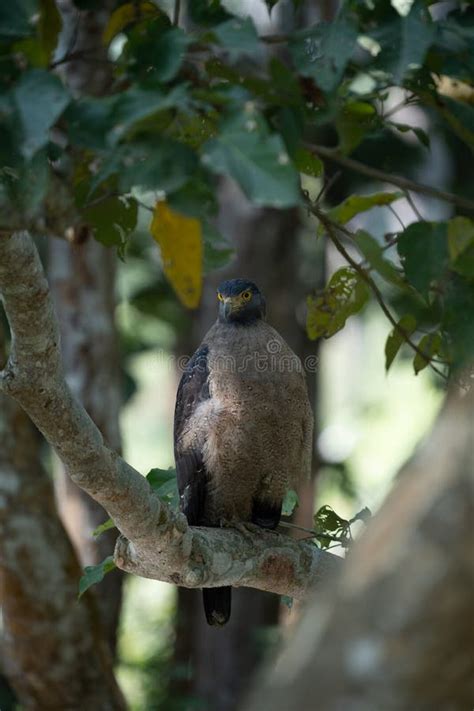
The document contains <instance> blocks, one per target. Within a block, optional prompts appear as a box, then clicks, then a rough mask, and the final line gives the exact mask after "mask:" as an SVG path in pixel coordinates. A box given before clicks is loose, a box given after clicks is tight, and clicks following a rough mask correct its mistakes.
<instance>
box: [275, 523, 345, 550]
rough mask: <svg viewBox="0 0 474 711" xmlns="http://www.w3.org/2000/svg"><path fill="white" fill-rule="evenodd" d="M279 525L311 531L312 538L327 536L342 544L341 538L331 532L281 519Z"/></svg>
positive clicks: (326, 537) (306, 531) (330, 539)
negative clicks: (323, 531)
mask: <svg viewBox="0 0 474 711" xmlns="http://www.w3.org/2000/svg"><path fill="white" fill-rule="evenodd" d="M278 525H279V526H283V528H295V529H296V530H297V531H303V533H310V534H311V538H325V539H326V540H329V541H337V542H338V543H339V544H340V545H341V539H340V538H337V536H331V535H330V534H329V533H318V532H317V531H315V530H313V529H312V528H304V527H303V526H297V525H296V524H295V523H289V522H288V521H280V523H279V524H278Z"/></svg>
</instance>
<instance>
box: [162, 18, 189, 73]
mask: <svg viewBox="0 0 474 711" xmlns="http://www.w3.org/2000/svg"><path fill="white" fill-rule="evenodd" d="M189 42H190V38H189V37H188V36H187V35H186V33H185V32H184V30H182V29H180V28H179V27H174V28H173V29H171V30H168V32H163V34H162V35H160V37H159V39H158V42H157V46H156V55H155V66H156V70H155V74H154V76H155V77H156V78H157V79H158V81H161V82H169V81H171V80H172V79H174V78H175V77H176V75H177V73H178V72H179V70H180V68H181V65H182V63H183V59H184V57H185V54H186V50H187V47H188V44H189Z"/></svg>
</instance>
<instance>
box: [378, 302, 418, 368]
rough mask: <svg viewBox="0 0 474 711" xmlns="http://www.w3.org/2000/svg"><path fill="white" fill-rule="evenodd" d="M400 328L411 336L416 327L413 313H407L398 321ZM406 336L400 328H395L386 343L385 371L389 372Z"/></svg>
mask: <svg viewBox="0 0 474 711" xmlns="http://www.w3.org/2000/svg"><path fill="white" fill-rule="evenodd" d="M397 325H398V326H399V328H400V329H401V330H402V331H403V332H404V333H405V334H406V335H407V336H408V337H410V336H411V334H412V333H413V331H414V330H415V329H416V319H415V317H414V316H412V314H406V315H405V316H402V318H401V319H400V320H399V321H398V324H397ZM405 340H406V339H405V338H404V336H403V334H402V333H401V332H400V330H399V329H398V328H394V329H393V330H392V331H391V332H390V334H389V336H388V338H387V342H386V343H385V371H386V372H387V373H388V370H389V368H390V366H391V365H392V363H393V361H394V360H395V356H396V355H397V353H398V351H399V350H400V348H401V346H402V344H403V343H405Z"/></svg>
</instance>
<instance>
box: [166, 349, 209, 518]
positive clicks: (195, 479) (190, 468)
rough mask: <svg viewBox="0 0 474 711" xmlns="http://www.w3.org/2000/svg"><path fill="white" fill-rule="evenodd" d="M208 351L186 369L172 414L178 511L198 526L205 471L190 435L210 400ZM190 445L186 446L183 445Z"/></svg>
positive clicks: (198, 353) (198, 354) (197, 441)
mask: <svg viewBox="0 0 474 711" xmlns="http://www.w3.org/2000/svg"><path fill="white" fill-rule="evenodd" d="M208 352H209V349H208V347H207V346H206V345H202V346H201V347H200V348H198V350H197V351H196V352H195V354H194V355H193V357H192V358H191V360H190V361H189V363H188V364H187V366H186V370H185V371H184V373H183V375H182V378H181V381H180V383H179V386H178V393H177V395H176V408H175V413H174V451H175V460H176V475H177V479H178V490H179V496H180V505H181V510H182V511H183V513H184V514H185V516H186V518H187V519H188V523H190V524H191V525H198V524H199V523H200V522H201V519H202V516H203V512H204V504H205V497H206V470H205V466H204V462H203V457H202V445H203V444H204V443H203V442H201V441H200V438H199V437H196V438H195V437H193V436H191V437H190V436H189V435H190V434H191V435H192V434H193V433H192V432H190V429H191V428H192V427H193V415H194V414H195V412H196V409H197V407H198V406H199V405H200V404H201V403H202V402H203V401H204V400H207V399H209V397H210V394H209V382H208V379H209V369H208V364H207V356H208ZM185 441H186V442H187V443H189V442H192V444H185V443H184V442H185Z"/></svg>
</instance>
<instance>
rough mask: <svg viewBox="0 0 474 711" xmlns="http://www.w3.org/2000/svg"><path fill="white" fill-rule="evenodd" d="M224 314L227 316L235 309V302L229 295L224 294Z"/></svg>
mask: <svg viewBox="0 0 474 711" xmlns="http://www.w3.org/2000/svg"><path fill="white" fill-rule="evenodd" d="M223 301H224V316H225V317H226V318H227V317H228V316H230V314H231V313H232V311H234V309H235V304H234V301H233V299H232V297H231V296H224V300H223Z"/></svg>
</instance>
